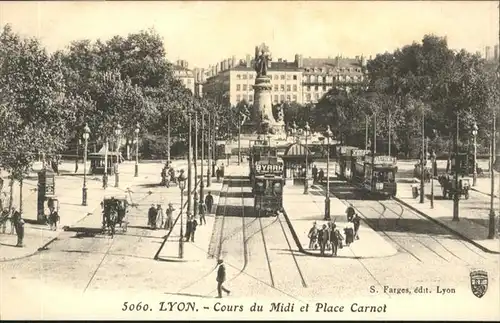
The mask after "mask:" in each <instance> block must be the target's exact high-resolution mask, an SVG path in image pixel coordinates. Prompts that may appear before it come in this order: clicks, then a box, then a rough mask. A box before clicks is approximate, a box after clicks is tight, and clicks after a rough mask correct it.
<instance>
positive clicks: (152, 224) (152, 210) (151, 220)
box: [148, 204, 157, 229]
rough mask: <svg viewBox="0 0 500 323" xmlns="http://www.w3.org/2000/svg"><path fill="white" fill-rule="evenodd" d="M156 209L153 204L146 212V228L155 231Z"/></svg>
mask: <svg viewBox="0 0 500 323" xmlns="http://www.w3.org/2000/svg"><path fill="white" fill-rule="evenodd" d="M156 214H157V211H156V208H155V205H154V204H151V207H150V208H149V211H148V226H150V228H151V229H155V227H156Z"/></svg>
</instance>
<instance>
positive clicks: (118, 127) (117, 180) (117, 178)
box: [115, 124, 122, 187]
mask: <svg viewBox="0 0 500 323" xmlns="http://www.w3.org/2000/svg"><path fill="white" fill-rule="evenodd" d="M121 134H122V126H121V125H120V124H117V125H116V129H115V136H116V164H115V187H119V185H120V173H119V171H118V167H119V164H120V159H119V158H120V139H121V138H120V136H121Z"/></svg>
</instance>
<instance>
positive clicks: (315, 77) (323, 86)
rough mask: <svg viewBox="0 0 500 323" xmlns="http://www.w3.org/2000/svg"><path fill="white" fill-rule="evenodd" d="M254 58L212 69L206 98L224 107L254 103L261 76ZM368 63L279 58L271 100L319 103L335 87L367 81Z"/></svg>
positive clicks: (274, 68)
mask: <svg viewBox="0 0 500 323" xmlns="http://www.w3.org/2000/svg"><path fill="white" fill-rule="evenodd" d="M253 65H254V61H253V59H251V57H250V55H247V57H246V59H245V60H240V61H238V62H236V59H235V58H234V57H233V58H231V59H227V60H224V61H222V62H220V63H217V64H216V65H213V66H210V67H209V69H208V73H207V74H206V79H205V81H204V83H203V95H205V96H207V97H211V98H213V99H215V100H216V101H217V102H219V103H221V104H224V105H232V106H234V105H236V104H237V103H238V102H240V101H243V100H245V101H247V102H249V103H253V101H254V91H253V85H254V83H255V77H256V76H257V73H256V72H255V70H254V67H253ZM365 68H366V60H365V59H364V57H362V56H361V57H356V58H354V59H349V58H343V57H336V58H303V57H302V55H298V54H297V55H295V60H294V61H291V62H288V61H287V60H283V59H281V58H279V59H278V60H277V61H275V62H270V63H269V66H268V71H267V73H268V75H269V77H270V78H271V85H272V89H271V98H272V101H273V104H280V103H283V102H297V103H300V104H308V103H316V102H318V101H319V100H320V99H321V97H323V95H325V94H326V93H327V92H328V91H329V90H330V89H332V88H333V87H349V86H350V85H352V84H353V83H358V82H361V81H363V79H364V76H365Z"/></svg>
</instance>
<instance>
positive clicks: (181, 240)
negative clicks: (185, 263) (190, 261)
mask: <svg viewBox="0 0 500 323" xmlns="http://www.w3.org/2000/svg"><path fill="white" fill-rule="evenodd" d="M177 182H178V183H179V189H180V190H181V214H180V216H181V232H180V236H179V258H181V259H182V258H184V238H183V237H184V216H183V210H184V189H185V188H186V176H185V175H184V170H183V169H182V170H181V174H180V175H179V177H178V178H177Z"/></svg>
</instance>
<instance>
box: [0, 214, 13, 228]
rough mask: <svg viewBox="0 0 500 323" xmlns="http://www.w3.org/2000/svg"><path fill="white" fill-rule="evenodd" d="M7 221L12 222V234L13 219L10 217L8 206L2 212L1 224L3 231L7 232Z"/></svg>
mask: <svg viewBox="0 0 500 323" xmlns="http://www.w3.org/2000/svg"><path fill="white" fill-rule="evenodd" d="M7 221H9V222H10V223H11V230H10V233H11V234H12V232H13V230H12V221H11V219H10V212H9V209H8V208H5V209H4V210H3V211H2V213H1V214H0V225H1V227H2V233H5V231H6V230H7Z"/></svg>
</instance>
